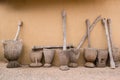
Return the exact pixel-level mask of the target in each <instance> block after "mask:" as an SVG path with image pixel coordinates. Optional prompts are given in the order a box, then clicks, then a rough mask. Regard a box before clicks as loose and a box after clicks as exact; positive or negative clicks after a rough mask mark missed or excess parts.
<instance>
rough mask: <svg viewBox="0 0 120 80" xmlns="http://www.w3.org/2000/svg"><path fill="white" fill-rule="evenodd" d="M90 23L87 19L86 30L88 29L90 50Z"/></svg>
mask: <svg viewBox="0 0 120 80" xmlns="http://www.w3.org/2000/svg"><path fill="white" fill-rule="evenodd" d="M89 27H90V21H89V20H88V19H86V28H87V35H88V48H90V47H91V44H90V30H89V29H90V28H89Z"/></svg>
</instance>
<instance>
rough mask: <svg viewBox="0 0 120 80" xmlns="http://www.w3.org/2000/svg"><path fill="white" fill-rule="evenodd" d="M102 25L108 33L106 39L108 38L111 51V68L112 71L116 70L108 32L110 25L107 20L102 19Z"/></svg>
mask: <svg viewBox="0 0 120 80" xmlns="http://www.w3.org/2000/svg"><path fill="white" fill-rule="evenodd" d="M102 23H103V25H104V27H105V32H106V37H107V43H108V51H109V57H110V67H111V68H112V69H114V68H115V62H114V60H113V55H112V48H111V43H110V36H109V31H108V25H107V20H106V18H104V19H102Z"/></svg>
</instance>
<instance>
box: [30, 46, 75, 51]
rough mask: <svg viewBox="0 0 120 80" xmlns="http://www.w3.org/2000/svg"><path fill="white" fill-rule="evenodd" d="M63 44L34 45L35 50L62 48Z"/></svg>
mask: <svg viewBox="0 0 120 80" xmlns="http://www.w3.org/2000/svg"><path fill="white" fill-rule="evenodd" d="M66 47H67V48H74V46H73V45H67V46H66ZM62 48H63V46H33V47H32V49H33V50H42V49H62Z"/></svg>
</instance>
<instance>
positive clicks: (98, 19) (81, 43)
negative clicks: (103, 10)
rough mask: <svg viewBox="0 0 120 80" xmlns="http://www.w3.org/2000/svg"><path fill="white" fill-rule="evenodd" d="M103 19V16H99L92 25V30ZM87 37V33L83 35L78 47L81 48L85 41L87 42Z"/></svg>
mask: <svg viewBox="0 0 120 80" xmlns="http://www.w3.org/2000/svg"><path fill="white" fill-rule="evenodd" d="M101 19H102V17H101V16H98V17H97V18H96V19H95V20H94V22H93V23H92V24H91V25H90V32H91V31H92V30H93V28H94V26H95V25H96V24H97V23H98V22H99V21H101ZM86 38H87V33H86V34H85V35H84V36H83V37H82V39H81V41H80V43H79V45H78V46H77V49H80V48H81V46H82V45H83V43H84V42H85V40H86Z"/></svg>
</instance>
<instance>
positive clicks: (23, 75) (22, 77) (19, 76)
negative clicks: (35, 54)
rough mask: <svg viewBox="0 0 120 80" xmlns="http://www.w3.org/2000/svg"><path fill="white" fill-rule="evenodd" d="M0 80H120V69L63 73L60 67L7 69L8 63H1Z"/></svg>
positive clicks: (82, 68)
mask: <svg viewBox="0 0 120 80" xmlns="http://www.w3.org/2000/svg"><path fill="white" fill-rule="evenodd" d="M0 80H120V67H118V68H116V69H110V68H109V67H106V68H85V67H78V68H70V70H68V71H61V70H59V67H51V68H43V67H40V68H29V67H28V66H23V67H21V68H12V69H8V68H6V63H0Z"/></svg>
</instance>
